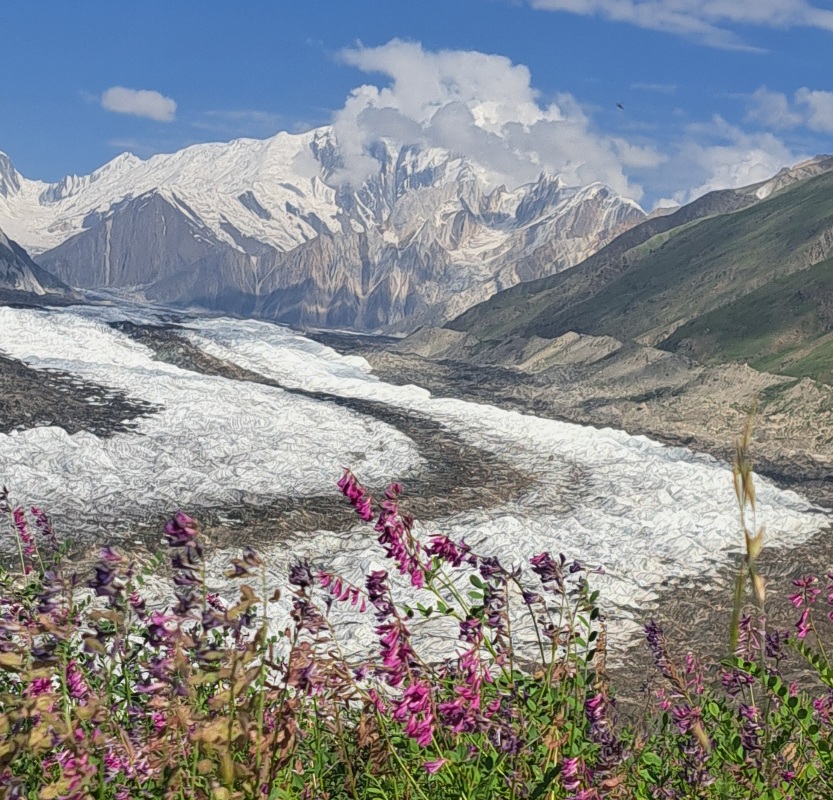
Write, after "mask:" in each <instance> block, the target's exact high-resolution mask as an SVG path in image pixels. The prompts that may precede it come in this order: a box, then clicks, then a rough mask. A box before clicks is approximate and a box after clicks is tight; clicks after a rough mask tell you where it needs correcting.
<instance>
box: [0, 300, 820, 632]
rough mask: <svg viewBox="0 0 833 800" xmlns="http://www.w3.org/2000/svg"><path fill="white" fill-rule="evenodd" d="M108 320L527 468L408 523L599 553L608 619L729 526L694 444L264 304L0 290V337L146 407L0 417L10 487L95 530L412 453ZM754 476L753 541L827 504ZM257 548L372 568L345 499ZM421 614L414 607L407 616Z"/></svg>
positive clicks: (507, 548)
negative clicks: (115, 299) (317, 520)
mask: <svg viewBox="0 0 833 800" xmlns="http://www.w3.org/2000/svg"><path fill="white" fill-rule="evenodd" d="M119 321H132V322H135V323H140V324H145V325H163V324H165V325H169V326H171V325H173V326H174V329H175V330H177V331H178V333H179V335H181V336H182V337H183V338H185V339H186V340H187V341H188V342H190V343H191V345H193V346H194V347H196V348H198V349H199V350H201V351H203V352H204V353H206V354H208V355H210V356H213V357H214V358H218V359H222V360H223V361H225V362H228V363H230V364H234V365H237V366H239V367H241V368H243V369H245V370H248V371H249V372H252V373H257V374H259V375H262V376H264V377H265V378H269V379H271V380H273V381H277V382H278V383H279V384H280V385H282V386H284V387H286V389H287V390H291V389H303V390H307V391H311V392H326V393H328V394H331V395H336V396H340V397H345V398H361V399H365V400H373V401H376V402H381V403H384V404H386V405H388V406H391V407H393V408H397V409H401V410H405V411H409V412H414V413H415V414H421V415H425V416H426V417H429V418H430V419H432V420H435V421H436V422H438V423H439V424H440V425H442V426H443V427H444V428H445V429H447V430H449V431H452V432H453V433H454V434H455V435H456V436H458V437H460V439H462V440H463V441H465V442H466V443H468V444H471V445H473V446H476V447H478V448H481V449H482V450H485V451H487V452H491V453H495V454H497V455H498V456H499V457H500V459H502V461H503V462H504V463H506V464H510V465H512V466H515V467H517V468H519V469H522V470H525V471H527V472H528V473H529V474H530V476H531V478H530V481H529V485H528V486H526V487H525V488H524V490H523V491H522V492H521V493H520V494H519V495H518V496H517V497H514V498H513V499H512V500H511V501H508V502H496V503H495V504H494V505H493V506H491V507H482V508H475V509H469V510H461V511H460V512H459V513H456V514H452V515H450V516H447V517H443V518H438V519H422V520H419V521H418V523H419V524H418V529H417V530H418V533H420V534H421V535H426V536H427V535H429V534H431V533H435V532H444V533H448V534H449V535H452V536H453V537H455V538H465V539H466V541H467V542H469V543H470V544H471V545H472V546H473V547H474V548H475V550H476V551H478V552H480V553H483V554H490V555H498V556H500V557H501V559H502V560H503V561H505V562H511V563H521V562H523V561H525V560H526V559H528V558H529V557H530V556H531V555H533V554H535V553H537V552H540V551H542V550H550V551H552V552H556V553H557V552H564V553H565V554H566V555H567V556H568V557H569V558H579V559H580V560H582V561H583V562H585V563H588V564H591V565H593V566H598V567H601V568H603V571H604V574H601V575H594V576H593V584H594V586H596V587H597V588H599V589H600V591H601V596H602V602H603V604H604V606H605V607H606V608H607V609H609V613H610V614H611V616H615V617H617V618H618V619H620V620H621V621H622V625H621V626H619V627H620V628H621V630H620V633H622V632H624V633H625V634H626V633H628V632H630V633H632V632H633V631H635V630H636V628H637V625H638V620H639V618H640V613H641V610H643V609H646V608H650V607H651V604H652V603H653V602H654V601H655V600H656V597H657V589H658V587H659V585H660V584H661V583H662V582H663V581H664V580H666V579H667V578H669V577H680V578H685V577H697V578H699V579H701V580H703V581H704V582H706V583H707V581H708V576H709V575H713V574H715V573H716V571H717V569H718V568H719V567H720V566H722V565H723V564H725V562H726V560H727V558H728V555H729V554H730V553H733V552H739V550H740V547H741V545H742V535H741V533H740V530H739V523H738V519H737V509H736V503H735V497H734V493H733V488H732V476H731V471H730V469H729V468H728V467H727V465H726V464H723V463H721V462H718V461H717V460H715V459H713V458H711V457H709V456H705V455H701V454H697V453H693V452H691V451H689V450H687V449H684V448H677V447H669V446H665V445H661V444H658V443H656V442H653V441H651V440H649V439H647V438H645V437H642V436H630V435H628V434H626V433H624V432H621V431H616V430H610V429H595V428H592V427H585V426H580V425H575V424H570V423H564V422H559V421H554V420H548V419H542V418H539V417H536V416H534V415H532V414H522V413H518V412H515V411H506V410H502V409H498V408H495V407H493V406H489V405H486V404H479V403H473V402H466V401H463V400H456V399H448V398H440V397H434V396H432V395H431V393H430V392H428V391H427V390H425V389H424V388H421V387H419V386H416V385H404V386H399V385H396V386H395V385H392V384H388V383H385V382H384V381H381V380H379V379H378V378H377V377H376V376H374V375H373V373H372V371H371V368H370V366H369V364H368V363H367V362H366V361H365V360H364V359H362V358H360V357H357V356H344V355H341V354H339V353H337V352H336V351H334V350H333V349H331V348H329V347H326V346H324V345H322V344H319V343H317V342H315V341H312V340H310V339H308V338H306V337H304V336H303V335H302V334H300V333H298V332H296V331H294V330H292V329H290V328H287V327H283V326H279V325H275V324H271V323H265V322H258V321H251V320H236V319H228V318H222V317H208V316H195V315H182V316H179V317H177V318H176V320H173V319H172V318H171V316H170V315H168V314H165V313H162V312H155V311H152V310H141V309H139V308H138V307H118V306H110V307H92V306H90V307H74V308H70V309H51V310H50V309H47V310H43V311H36V310H31V309H12V308H2V309H0V331H2V333H3V336H2V340H1V341H0V352H2V353H5V354H6V355H8V356H11V357H14V358H18V359H21V360H23V361H25V362H26V363H27V364H29V365H31V366H32V367H34V368H36V369H60V370H64V371H66V372H69V373H72V374H74V375H77V376H79V377H80V378H82V379H84V380H88V381H94V382H96V383H100V384H104V385H107V386H110V387H113V388H116V389H119V390H121V391H123V392H125V393H127V394H128V395H129V396H131V397H134V398H136V399H140V400H145V401H148V402H151V403H153V404H155V405H157V406H159V407H161V410H160V411H159V412H157V413H156V414H152V415H150V416H148V417H146V418H142V419H141V420H140V421H139V423H138V427H137V430H136V431H135V432H131V433H117V434H115V435H113V436H112V437H110V438H106V439H100V438H98V437H96V436H94V435H92V434H89V433H83V432H82V433H77V434H74V435H71V436H70V435H68V434H67V433H66V432H65V431H63V430H62V429H60V428H56V427H39V428H34V429H30V430H24V431H17V432H14V433H12V434H10V435H0V482H2V483H5V484H6V485H8V486H9V487H10V489H11V490H12V495H13V498H14V500H16V501H17V502H19V503H22V504H26V503H32V504H38V505H41V506H43V507H44V508H46V509H48V510H49V511H50V512H52V513H53V514H54V515H55V516H56V517H57V518H59V519H60V520H62V522H63V523H64V524H67V523H68V522H70V521H75V522H77V524H78V525H79V526H81V529H84V526H85V525H86V526H87V529H88V530H89V532H90V535H91V536H93V537H94V538H97V539H99V540H100V539H101V538H102V535H103V534H106V533H107V532H108V531H110V530H111V529H112V528H113V526H115V525H116V524H117V523H118V522H119V521H121V522H124V521H125V520H126V519H127V521H129V520H130V515H131V514H141V513H150V512H154V513H165V512H166V511H172V510H173V509H174V508H184V509H186V510H187V509H188V508H189V507H194V506H201V507H222V506H223V505H224V504H228V503H235V504H240V503H243V504H248V505H251V506H257V505H264V504H268V503H269V501H270V499H274V498H275V497H279V496H286V495H290V496H312V495H322V494H325V495H332V496H336V495H337V489H336V487H335V482H336V481H337V479H338V478H339V477H340V475H341V471H342V468H343V467H345V466H349V467H352V468H353V469H354V471H355V472H356V473H357V475H358V476H359V477H360V479H361V480H363V481H364V482H367V483H370V484H376V485H378V484H379V483H381V482H384V481H388V480H395V479H398V478H399V477H401V476H402V475H404V474H406V473H408V472H409V471H415V470H416V471H418V470H420V469H422V468H424V466H425V465H424V464H423V463H421V460H420V454H419V452H418V448H417V447H416V446H415V444H414V442H413V441H411V440H410V439H409V438H408V437H407V436H405V435H404V434H402V433H401V432H400V431H398V430H396V429H395V428H393V427H392V426H390V425H387V424H384V423H381V422H379V421H378V420H376V419H370V418H367V417H365V416H363V415H361V414H359V413H357V412H355V411H351V410H348V409H344V408H339V407H337V406H335V405H334V404H332V403H327V402H321V401H317V400H315V399H312V398H309V397H303V396H298V395H297V394H293V393H291V392H290V391H284V390H282V389H280V388H275V387H273V386H264V385H261V384H257V383H254V382H248V381H236V380H231V379H229V378H222V377H215V376H208V375H202V374H198V373H196V372H192V371H190V370H186V369H182V368H180V367H176V366H173V365H171V364H168V363H164V362H162V361H159V360H156V359H155V358H154V355H153V352H152V351H151V350H149V349H148V348H147V347H146V346H145V345H143V344H140V343H138V342H136V341H134V340H132V339H131V338H129V337H128V336H127V335H126V334H124V333H122V332H120V331H119V330H116V329H114V328H113V327H112V326H111V323H114V322H119ZM571 482H572V483H574V484H575V485H574V487H573V489H571V494H570V496H569V497H565V486H566V485H568V484H569V483H571ZM449 488H451V487H449ZM757 490H758V508H757V517H758V522H759V523H765V524H766V539H765V542H766V545H767V546H783V547H790V546H795V545H797V544H799V543H801V542H804V541H807V539H809V538H810V537H812V536H813V535H814V534H816V533H818V532H819V531H820V530H821V529H822V528H823V527H824V526H826V525H828V524H829V522H830V518H829V515H828V514H827V512H824V511H822V510H821V509H819V508H817V507H814V506H813V505H811V504H810V503H808V502H807V501H805V500H804V499H802V498H801V497H800V496H799V495H797V494H796V493H794V492H791V491H784V490H781V489H779V488H777V487H776V486H774V485H773V484H772V483H770V482H769V481H767V480H765V479H763V478H758V479H757ZM406 491H407V486H406ZM260 550H261V552H262V555H263V556H264V557H265V559H266V562H267V564H268V576H269V582H270V583H273V584H275V585H278V586H281V585H284V586H285V576H286V567H287V566H288V565H289V563H290V562H291V561H293V560H294V559H297V558H299V557H305V558H309V559H310V560H311V561H312V562H313V564H314V565H315V566H316V567H318V568H322V569H328V570H331V571H335V572H339V573H341V574H343V575H344V576H345V577H346V578H348V579H350V580H353V581H355V582H361V578H362V575H363V574H364V573H365V572H366V571H367V570H369V569H378V568H384V567H385V564H384V562H383V559H382V558H381V553H380V551H379V549H378V547H377V546H376V545H375V542H374V540H373V535H372V533H371V531H370V530H369V529H368V528H367V527H366V526H365V525H363V524H361V523H358V521H357V520H356V518H355V516H353V515H352V514H351V512H350V510H349V509H348V508H347V507H346V504H345V515H344V524H343V526H340V527H338V529H335V530H320V531H315V532H312V533H309V532H307V533H304V534H303V535H299V536H290V537H289V538H288V539H287V540H286V541H282V542H274V543H271V544H267V545H266V546H265V547H260ZM231 552H232V551H231V550H228V549H221V550H220V551H218V552H215V553H213V554H212V556H211V559H212V560H211V564H212V569H211V572H210V574H211V575H212V580H214V581H215V583H216V584H217V585H218V586H221V587H222V586H223V585H224V584H223V579H222V577H221V576H222V570H221V568H220V565H222V564H223V563H225V562H226V561H227V559H228V558H229V556H230V554H231ZM225 588H226V590H228V591H231V588H230V586H225ZM397 591H400V592H403V593H404V591H405V588H404V587H402V586H399V588H398V590H397ZM284 602H286V601H284ZM339 614H341V612H339ZM344 616H345V618H347V617H349V614H345V615H344ZM351 624H355V625H356V626H357V633H356V634H355V636H354V639H355V643H356V646H359V645H360V644H361V643H362V642H364V643H367V642H369V641H370V640H371V639H372V629H371V628H370V627H368V623H367V622H364V623H361V622H360V621H359V622H357V621H356V620H353V621H352V623H351ZM438 625H439V626H440V627H441V626H442V622H437V621H435V620H429V621H428V623H426V625H425V626H424V631H423V632H425V631H428V632H430V631H432V630H435V627H436V626H438ZM362 626H363V627H362ZM437 630H439V629H437ZM358 631H361V633H359V632H358ZM446 633H447V634H448V635H450V636H452V638H453V634H451V633H449V632H448V631H446ZM437 636H439V638H438V639H436V641H440V642H441V641H444V638H443V636H440V635H439V634H437Z"/></svg>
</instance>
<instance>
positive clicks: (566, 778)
mask: <svg viewBox="0 0 833 800" xmlns="http://www.w3.org/2000/svg"><path fill="white" fill-rule="evenodd" d="M582 766H583V765H582V763H581V761H580V759H578V758H565V759H564V761H563V762H562V764H561V784H562V786H564V788H565V789H566V790H567V791H568V792H575V791H576V790H577V789H578V788H579V786H581V773H582V771H583V769H582Z"/></svg>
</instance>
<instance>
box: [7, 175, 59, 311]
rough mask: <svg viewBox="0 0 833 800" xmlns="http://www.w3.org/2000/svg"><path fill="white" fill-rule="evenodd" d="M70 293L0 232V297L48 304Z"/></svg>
mask: <svg viewBox="0 0 833 800" xmlns="http://www.w3.org/2000/svg"><path fill="white" fill-rule="evenodd" d="M0 166H2V165H1V164H0ZM71 294H72V293H71V291H70V290H69V288H68V287H67V286H65V285H64V284H63V283H61V281H59V280H58V279H57V278H55V276H54V275H50V274H49V273H48V272H47V271H46V270H44V269H41V268H40V267H39V266H38V265H37V264H36V263H35V262H34V261H32V259H31V258H29V255H28V254H27V253H26V251H25V250H24V249H23V248H22V247H20V245H18V244H17V242H14V241H12V240H11V239H9V237H8V236H6V234H5V233H3V231H2V230H0V297H3V298H5V299H20V300H24V299H29V300H31V299H44V300H45V301H48V300H49V299H53V300H54V299H55V298H56V297H58V296H60V297H69V296H71Z"/></svg>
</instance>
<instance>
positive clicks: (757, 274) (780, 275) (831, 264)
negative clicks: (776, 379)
mask: <svg viewBox="0 0 833 800" xmlns="http://www.w3.org/2000/svg"><path fill="white" fill-rule="evenodd" d="M831 255H833V172H826V173H823V174H821V175H818V176H816V177H813V178H809V179H807V180H803V181H800V182H798V183H795V184H793V185H792V186H790V187H789V188H787V189H784V190H783V191H781V192H778V193H776V194H774V195H773V196H771V197H769V198H767V199H766V200H763V201H760V202H758V203H756V204H755V205H753V206H751V207H749V208H746V209H743V210H740V211H736V212H734V213H727V214H720V215H717V216H712V217H709V218H706V219H701V220H695V221H693V222H687V223H686V224H683V225H679V226H677V227H675V228H672V229H671V230H669V231H664V232H662V233H660V234H658V235H656V236H654V237H652V238H650V239H648V240H647V241H645V242H641V243H639V244H637V245H636V246H634V247H631V248H630V249H629V250H627V252H625V253H624V254H622V255H620V256H619V257H618V258H615V259H613V258H605V257H604V251H601V252H600V253H599V254H597V255H596V256H594V257H592V258H590V259H588V260H587V261H585V262H584V263H582V264H580V265H579V266H577V267H575V268H573V269H572V270H569V271H568V272H565V273H561V274H560V275H557V276H554V277H553V278H548V279H547V284H546V285H542V282H540V281H539V282H536V284H537V286H536V285H535V284H526V285H522V286H518V287H514V289H511V290H509V291H506V292H503V293H501V294H499V295H497V296H496V297H494V298H492V299H491V300H489V301H487V302H486V303H483V304H481V305H480V306H478V307H476V308H474V309H471V310H470V311H468V312H467V313H466V314H464V315H462V316H461V317H459V318H458V319H456V320H454V321H453V322H452V323H450V325H449V327H451V328H454V329H456V330H464V331H468V332H470V333H473V334H474V335H475V336H477V337H478V338H479V339H481V340H484V341H496V340H503V339H506V338H508V337H511V336H523V337H529V336H540V337H544V338H552V337H556V336H560V335H562V334H564V333H566V332H567V331H577V332H579V333H589V334H596V335H610V336H615V337H616V338H618V339H622V340H628V339H636V340H639V341H641V342H644V343H649V344H654V345H657V346H660V347H663V348H666V349H673V350H680V351H681V352H685V353H687V354H691V355H692V356H693V357H695V358H697V359H698V360H704V361H724V360H729V361H731V360H734V361H745V362H748V363H750V364H751V365H752V366H755V367H757V368H759V369H763V370H767V371H777V372H784V373H785V374H789V375H795V376H798V377H800V376H805V375H807V376H811V377H816V378H818V379H821V380H825V381H830V380H833V335H831V336H829V337H828V334H831V332H833V260H831V259H830V256H831ZM825 259H826V260H825ZM814 262H819V263H814ZM828 338H829V339H830V340H831V341H828Z"/></svg>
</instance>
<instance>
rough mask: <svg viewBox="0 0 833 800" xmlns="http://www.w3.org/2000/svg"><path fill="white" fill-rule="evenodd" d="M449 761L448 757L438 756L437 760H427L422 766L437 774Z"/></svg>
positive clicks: (432, 773)
mask: <svg viewBox="0 0 833 800" xmlns="http://www.w3.org/2000/svg"><path fill="white" fill-rule="evenodd" d="M447 763H448V759H447V758H438V759H437V760H436V761H426V762H425V763H424V764H423V765H422V766H423V768H424V769H425V771H426V772H427V773H428V774H429V775H436V773H438V772H439V771H440V770H441V769H442V768H443V765H445V764H447Z"/></svg>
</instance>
